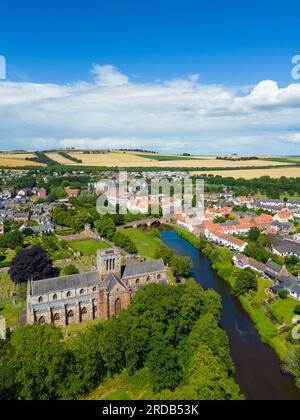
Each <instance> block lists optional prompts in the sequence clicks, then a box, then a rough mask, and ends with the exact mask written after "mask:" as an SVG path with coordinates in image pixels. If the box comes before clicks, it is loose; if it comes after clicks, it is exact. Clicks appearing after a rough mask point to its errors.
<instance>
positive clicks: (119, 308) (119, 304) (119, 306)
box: [115, 299, 122, 316]
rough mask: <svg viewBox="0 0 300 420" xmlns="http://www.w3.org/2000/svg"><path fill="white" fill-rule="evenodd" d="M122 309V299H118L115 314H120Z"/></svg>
mask: <svg viewBox="0 0 300 420" xmlns="http://www.w3.org/2000/svg"><path fill="white" fill-rule="evenodd" d="M121 310H122V303H121V299H117V300H116V302H115V315H116V316H118V315H120V313H121Z"/></svg>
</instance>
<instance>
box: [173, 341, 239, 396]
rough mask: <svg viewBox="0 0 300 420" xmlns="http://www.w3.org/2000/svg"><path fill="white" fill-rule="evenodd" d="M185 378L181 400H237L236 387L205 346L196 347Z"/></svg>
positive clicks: (237, 392) (237, 391) (237, 390)
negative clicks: (186, 378) (186, 379)
mask: <svg viewBox="0 0 300 420" xmlns="http://www.w3.org/2000/svg"><path fill="white" fill-rule="evenodd" d="M187 376H188V382H187V385H186V386H184V387H183V390H182V394H181V395H182V397H183V398H182V399H189V400H202V401H213V400H231V399H237V398H238V395H239V389H238V386H237V385H236V384H235V383H234V380H233V379H232V378H230V377H229V376H228V375H227V372H226V370H225V369H224V367H223V366H222V365H221V364H220V363H219V362H218V358H217V357H215V356H214V354H213V352H212V350H211V349H210V348H209V347H208V346H207V345H205V344H201V345H200V346H199V347H198V349H197V352H196V353H195V355H194V356H193V358H192V360H191V367H190V369H189V372H188V375H187Z"/></svg>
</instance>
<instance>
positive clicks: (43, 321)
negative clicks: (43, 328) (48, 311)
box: [39, 316, 46, 324]
mask: <svg viewBox="0 0 300 420" xmlns="http://www.w3.org/2000/svg"><path fill="white" fill-rule="evenodd" d="M45 323H46V320H45V318H44V317H43V316H41V317H40V318H39V324H45Z"/></svg>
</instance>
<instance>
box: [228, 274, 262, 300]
mask: <svg viewBox="0 0 300 420" xmlns="http://www.w3.org/2000/svg"><path fill="white" fill-rule="evenodd" d="M257 289H258V282H257V279H256V274H255V273H254V271H252V270H251V269H250V268H246V269H245V270H243V271H240V272H239V274H238V277H237V280H236V284H235V286H234V293H235V295H236V296H242V295H245V294H246V293H249V292H250V291H251V290H253V291H254V292H257Z"/></svg>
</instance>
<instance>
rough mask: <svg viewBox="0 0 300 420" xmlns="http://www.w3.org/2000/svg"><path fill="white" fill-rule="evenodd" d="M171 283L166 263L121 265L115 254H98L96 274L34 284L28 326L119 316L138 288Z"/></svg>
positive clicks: (66, 323) (107, 251)
mask: <svg viewBox="0 0 300 420" xmlns="http://www.w3.org/2000/svg"><path fill="white" fill-rule="evenodd" d="M151 283H169V280H168V273H167V268H166V267H165V265H164V262H163V260H153V261H148V262H143V263H133V262H130V263H127V265H125V266H122V265H121V255H120V253H119V252H117V251H115V250H104V251H103V250H102V251H98V253H97V271H95V272H90V273H83V274H76V275H72V276H67V277H57V278H51V279H46V280H38V281H31V282H29V283H28V290H27V322H28V323H29V324H33V323H34V322H39V323H41V324H44V323H48V324H50V323H53V324H55V325H57V326H67V325H70V324H78V323H81V322H84V321H92V320H97V319H99V320H100V319H109V318H110V317H111V316H113V315H116V316H118V315H119V314H120V312H121V311H122V310H123V309H125V308H127V306H128V305H130V302H131V298H132V296H133V295H134V294H135V292H136V291H137V290H138V288H139V287H141V286H143V285H147V284H151Z"/></svg>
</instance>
